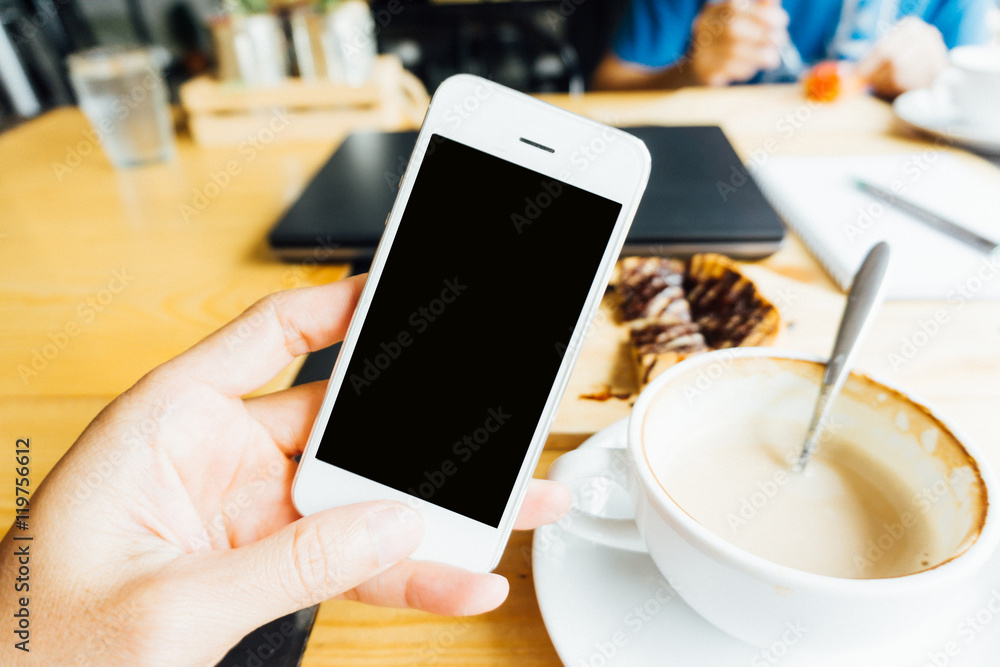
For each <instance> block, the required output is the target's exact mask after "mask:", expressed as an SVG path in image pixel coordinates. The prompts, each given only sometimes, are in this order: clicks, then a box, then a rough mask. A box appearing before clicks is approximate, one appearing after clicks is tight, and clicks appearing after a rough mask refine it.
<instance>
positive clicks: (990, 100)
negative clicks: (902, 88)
mask: <svg viewBox="0 0 1000 667" xmlns="http://www.w3.org/2000/svg"><path fill="white" fill-rule="evenodd" d="M949 59H950V61H951V67H949V68H948V69H947V70H945V71H944V72H942V73H941V75H940V76H939V77H938V80H937V81H936V82H935V88H936V89H937V90H938V91H940V92H941V93H942V94H943V96H944V98H945V99H946V100H947V101H948V102H949V103H950V105H951V107H952V110H953V114H954V117H955V120H957V121H959V122H962V123H963V124H966V125H970V126H972V127H974V128H976V129H981V130H984V131H989V132H991V133H992V132H1000V46H959V47H956V48H954V49H952V50H951V52H950V54H949Z"/></svg>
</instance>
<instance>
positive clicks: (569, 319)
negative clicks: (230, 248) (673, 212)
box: [292, 75, 650, 572]
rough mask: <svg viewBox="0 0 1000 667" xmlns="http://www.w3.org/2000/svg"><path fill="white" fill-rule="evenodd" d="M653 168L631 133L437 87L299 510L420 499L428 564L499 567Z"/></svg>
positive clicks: (312, 450) (352, 333) (346, 347)
mask: <svg viewBox="0 0 1000 667" xmlns="http://www.w3.org/2000/svg"><path fill="white" fill-rule="evenodd" d="M649 169H650V158H649V153H648V152H647V150H646V147H645V145H644V144H643V143H642V142H641V141H639V140H638V139H636V138H634V137H632V136H631V135H629V134H626V133H624V132H621V131H620V130H617V129H614V128H611V127H608V126H605V125H602V124H600V123H597V122H594V121H591V120H588V119H585V118H582V117H580V116H576V115H574V114H571V113H569V112H567V111H564V110H562V109H558V108H556V107H553V106H551V105H548V104H545V103H543V102H540V101H538V100H536V99H533V98H531V97H528V96H526V95H523V94H521V93H517V92H515V91H512V90H509V89H507V88H504V87H503V86H500V85H497V84H495V83H492V82H490V81H487V80H485V79H481V78H478V77H474V76H469V75H458V76H454V77H451V78H449V79H448V80H447V81H445V82H444V83H443V84H441V86H440V87H439V88H438V90H437V92H436V93H435V95H434V97H433V99H432V100H431V104H430V108H429V109H428V111H427V115H426V117H425V118H424V122H423V126H422V127H421V130H420V133H419V136H418V138H417V143H416V147H415V148H414V150H413V154H412V156H411V157H410V160H409V163H408V166H407V169H406V172H405V174H404V176H403V179H402V181H401V183H400V186H399V192H398V194H397V196H396V201H395V204H394V205H393V207H392V212H391V213H390V214H389V218H388V220H387V223H386V228H385V233H384V234H383V236H382V240H381V242H380V243H379V246H378V249H377V251H376V253H375V257H374V259H373V261H372V265H371V270H370V272H369V274H368V281H367V283H366V284H365V287H364V290H363V291H362V293H361V297H360V301H359V302H358V307H357V311H356V312H355V314H354V318H353V319H352V321H351V324H350V326H349V328H348V330H347V334H346V337H345V339H344V343H343V346H342V348H341V351H340V356H339V358H338V359H337V363H336V365H335V367H334V369H333V375H332V377H331V380H330V387H329V389H328V391H327V394H326V398H325V399H324V401H323V405H322V407H321V408H320V411H319V414H318V416H317V418H316V423H315V425H314V426H313V430H312V434H311V435H310V437H309V442H308V443H307V445H306V449H305V451H304V453H303V454H302V459H301V463H300V465H299V469H298V473H297V474H296V477H295V482H294V487H293V490H292V497H293V500H294V503H295V506H296V507H297V508H298V510H299V511H300V512H301V513H302V514H311V513H313V512H316V511H319V510H321V509H325V508H329V507H335V506H340V505H347V504H350V503H356V502H361V501H367V500H376V499H393V500H400V501H403V502H407V503H409V504H410V505H411V506H414V507H416V508H417V509H418V510H419V511H420V512H421V514H422V516H423V518H424V523H425V527H426V530H425V535H424V540H423V542H422V543H421V545H420V547H419V548H418V549H417V551H416V552H415V553H414V554H413V558H416V559H424V560H435V561H441V562H445V563H450V564H453V565H457V566H460V567H464V568H467V569H469V570H474V571H480V572H486V571H489V570H492V569H493V568H494V567H496V565H497V563H498V562H499V559H500V556H501V554H502V552H503V549H504V546H505V545H506V543H507V538H508V537H509V535H510V531H511V527H512V525H513V522H514V518H515V517H516V515H517V512H518V509H519V507H520V505H521V500H522V499H523V497H524V492H525V489H526V487H527V483H528V480H529V478H530V477H531V474H532V472H533V470H534V468H535V465H536V464H537V461H538V457H539V455H540V453H541V450H542V447H543V445H544V443H545V439H546V437H547V435H548V431H549V428H550V427H551V425H552V420H553V418H554V416H555V411H556V407H557V405H558V404H559V400H560V398H561V396H562V394H563V391H564V390H565V388H566V382H567V380H568V379H569V374H570V371H571V370H572V368H573V364H574V363H575V362H576V358H577V355H578V353H579V349H580V345H581V344H582V342H583V339H584V336H585V333H586V330H587V327H588V326H589V323H590V322H591V320H592V318H593V315H594V313H595V311H596V309H597V306H598V304H599V302H600V299H601V295H602V294H603V293H604V290H605V286H606V285H607V282H608V279H609V277H610V272H611V270H612V268H613V265H614V262H615V260H616V259H617V257H618V253H619V252H620V251H621V247H622V244H623V242H624V240H625V235H626V232H627V231H628V227H629V224H630V223H631V221H632V217H633V215H634V214H635V211H636V208H637V207H638V205H639V199H640V197H641V196H642V193H643V191H644V190H645V187H646V181H647V178H648V176H649ZM336 213H337V212H336V211H331V212H330V214H331V215H336Z"/></svg>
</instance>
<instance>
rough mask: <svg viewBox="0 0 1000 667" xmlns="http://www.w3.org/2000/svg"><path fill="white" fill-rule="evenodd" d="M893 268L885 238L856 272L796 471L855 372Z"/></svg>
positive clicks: (806, 459)
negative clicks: (859, 347)
mask: <svg viewBox="0 0 1000 667" xmlns="http://www.w3.org/2000/svg"><path fill="white" fill-rule="evenodd" d="M888 268H889V244H888V243H886V242H885V241H881V242H879V243H876V244H875V246H874V247H872V249H871V250H869V251H868V256H867V257H865V261H864V262H862V263H861V268H860V269H858V272H857V273H855V274H854V279H853V280H852V281H851V291H850V292H848V294H847V305H846V306H845V307H844V314H843V315H842V316H841V318H840V328H838V329H837V340H836V341H835V342H834V344H833V351H832V352H831V353H830V361H828V362H827V364H826V372H825V373H824V374H823V383H822V384H821V385H820V389H819V398H817V399H816V409H815V410H814V412H813V417H812V423H810V424H809V431H808V432H807V433H806V440H805V443H804V444H803V445H802V454H800V455H799V460H798V461H797V462H796V463H795V468H794V469H795V471H796V472H801V471H802V470H804V469H805V467H806V464H807V463H808V462H809V457H810V456H812V453H813V451H814V450H815V449H816V445H817V444H818V443H819V439H820V436H821V435H822V433H823V429H824V427H825V426H826V417H827V413H829V412H830V408H831V407H832V406H833V402H834V400H835V399H836V398H837V395H838V394H840V390H841V389H842V388H843V386H844V382H845V381H846V380H847V376H848V375H849V374H850V372H851V360H852V359H853V358H854V353H855V351H856V349H857V343H858V341H859V340H861V338H862V336H864V335H865V332H866V331H868V327H869V326H870V325H871V323H872V319H873V318H872V317H871V315H872V313H874V312H875V309H876V308H875V307H876V306H877V305H878V304H880V303H881V302H882V297H883V293H884V291H885V290H884V289H883V288H884V286H885V281H884V280H883V279H884V278H885V273H886V269H888Z"/></svg>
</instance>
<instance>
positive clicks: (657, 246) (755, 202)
mask: <svg viewBox="0 0 1000 667" xmlns="http://www.w3.org/2000/svg"><path fill="white" fill-rule="evenodd" d="M625 129H626V130H627V131H628V132H631V133H632V134H634V135H636V136H637V137H639V138H640V139H642V140H643V141H645V142H646V146H647V147H648V148H649V152H650V154H651V155H652V158H653V163H652V165H653V166H652V172H651V174H650V178H649V185H648V187H647V188H646V193H645V195H643V198H642V203H641V204H640V206H639V210H638V212H637V213H636V216H635V220H634V221H633V223H632V228H631V230H630V232H629V235H628V238H627V239H626V241H625V249H624V250H623V254H639V255H644V254H657V255H674V256H677V255H689V254H692V253H696V252H708V251H712V252H721V253H725V254H728V255H730V256H733V257H740V258H747V259H749V258H757V257H763V256H766V255H769V254H771V253H772V252H774V251H775V250H777V249H778V248H779V247H780V246H781V242H782V239H783V238H784V233H785V231H784V227H783V225H782V223H781V221H780V219H779V218H778V216H777V214H776V213H775V211H774V209H773V208H772V207H771V205H770V204H769V203H768V201H767V200H766V199H765V198H764V196H763V194H762V193H761V191H760V189H759V188H758V187H757V184H756V183H755V182H754V180H753V178H752V177H751V176H749V175H748V174H747V173H746V171H745V169H744V168H743V165H742V162H741V161H740V159H739V157H738V156H737V155H736V152H735V151H734V150H733V147H732V146H731V145H730V143H729V140H728V139H726V135H725V134H724V133H723V132H722V130H721V129H720V128H718V127H716V126H671V127H634V128H625ZM416 137H417V133H416V132H357V133H354V134H352V135H350V136H349V137H347V139H346V140H345V141H344V143H343V144H341V146H340V148H338V149H337V151H336V152H335V153H334V154H333V156H332V157H331V158H330V160H329V161H328V162H327V163H326V164H325V165H324V166H323V168H322V169H320V171H319V172H318V173H317V174H316V176H315V177H314V178H313V180H312V182H311V183H310V184H309V185H308V187H307V188H306V189H305V191H304V192H303V193H302V196H301V197H300V198H299V199H298V200H297V201H296V202H295V203H294V204H293V205H292V206H291V208H289V209H288V211H287V212H286V213H285V214H284V216H283V217H282V218H281V220H280V221H279V222H278V224H277V225H276V226H275V227H274V229H272V230H271V233H270V235H269V237H268V241H269V243H270V245H271V247H272V249H273V250H274V252H275V254H277V255H278V256H279V257H281V258H283V259H288V260H319V261H331V262H334V261H354V260H365V259H370V258H371V256H372V255H373V254H374V252H375V247H376V246H377V245H378V241H379V238H380V237H381V235H382V230H383V229H384V225H385V220H386V217H387V216H388V214H389V210H390V209H391V208H392V204H393V201H394V200H395V198H396V191H397V189H398V187H399V180H400V178H401V177H402V175H403V171H404V170H405V169H406V163H407V161H408V160H409V157H410V153H411V152H412V151H413V145H414V143H415V142H416Z"/></svg>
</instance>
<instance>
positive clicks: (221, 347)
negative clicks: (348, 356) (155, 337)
mask: <svg viewBox="0 0 1000 667" xmlns="http://www.w3.org/2000/svg"><path fill="white" fill-rule="evenodd" d="M364 282H365V276H364V275H361V276H354V277H351V278H347V279H346V280H341V281H338V282H335V283H330V284H328V285H319V286H316V287H300V288H298V289H293V290H286V291H284V292H275V293H274V294H271V295H268V296H266V297H264V298H263V299H261V300H259V301H258V302H257V303H255V304H253V305H252V306H250V307H249V308H247V309H246V310H245V311H244V312H243V314H241V315H240V316H239V317H237V318H236V319H235V320H233V321H232V322H230V323H229V324H227V325H225V326H224V327H222V328H221V329H219V330H218V331H216V332H215V333H213V334H211V335H209V336H208V337H207V338H205V339H204V340H202V341H201V342H200V343H198V344H197V345H195V346H194V347H192V348H191V349H189V350H188V351H186V352H184V353H182V354H180V355H179V356H177V357H175V358H174V359H172V360H170V361H168V362H167V363H165V364H163V365H162V366H161V367H160V369H158V371H157V372H168V373H177V374H181V375H183V376H184V377H187V378H190V379H192V380H196V381H199V382H202V383H204V384H206V385H209V386H210V387H212V388H213V389H215V390H217V391H219V392H220V393H222V394H225V395H227V396H243V395H244V394H248V393H250V392H251V391H253V390H255V389H258V388H259V387H261V386H262V385H264V384H265V383H266V382H267V381H268V380H270V379H271V378H273V377H274V376H275V375H277V374H278V372H280V371H281V370H282V369H283V368H284V367H285V366H287V365H288V364H289V363H291V362H292V360H294V359H295V358H296V357H298V356H300V355H303V354H306V353H307V352H313V351H315V350H320V349H322V348H324V347H327V346H329V345H332V344H333V343H336V342H338V341H340V340H342V339H343V337H344V333H345V332H346V331H347V325H348V324H349V323H350V321H351V316H352V315H353V314H354V308H355V306H356V305H357V302H358V296H359V295H360V293H361V287H362V286H363V285H364Z"/></svg>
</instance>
